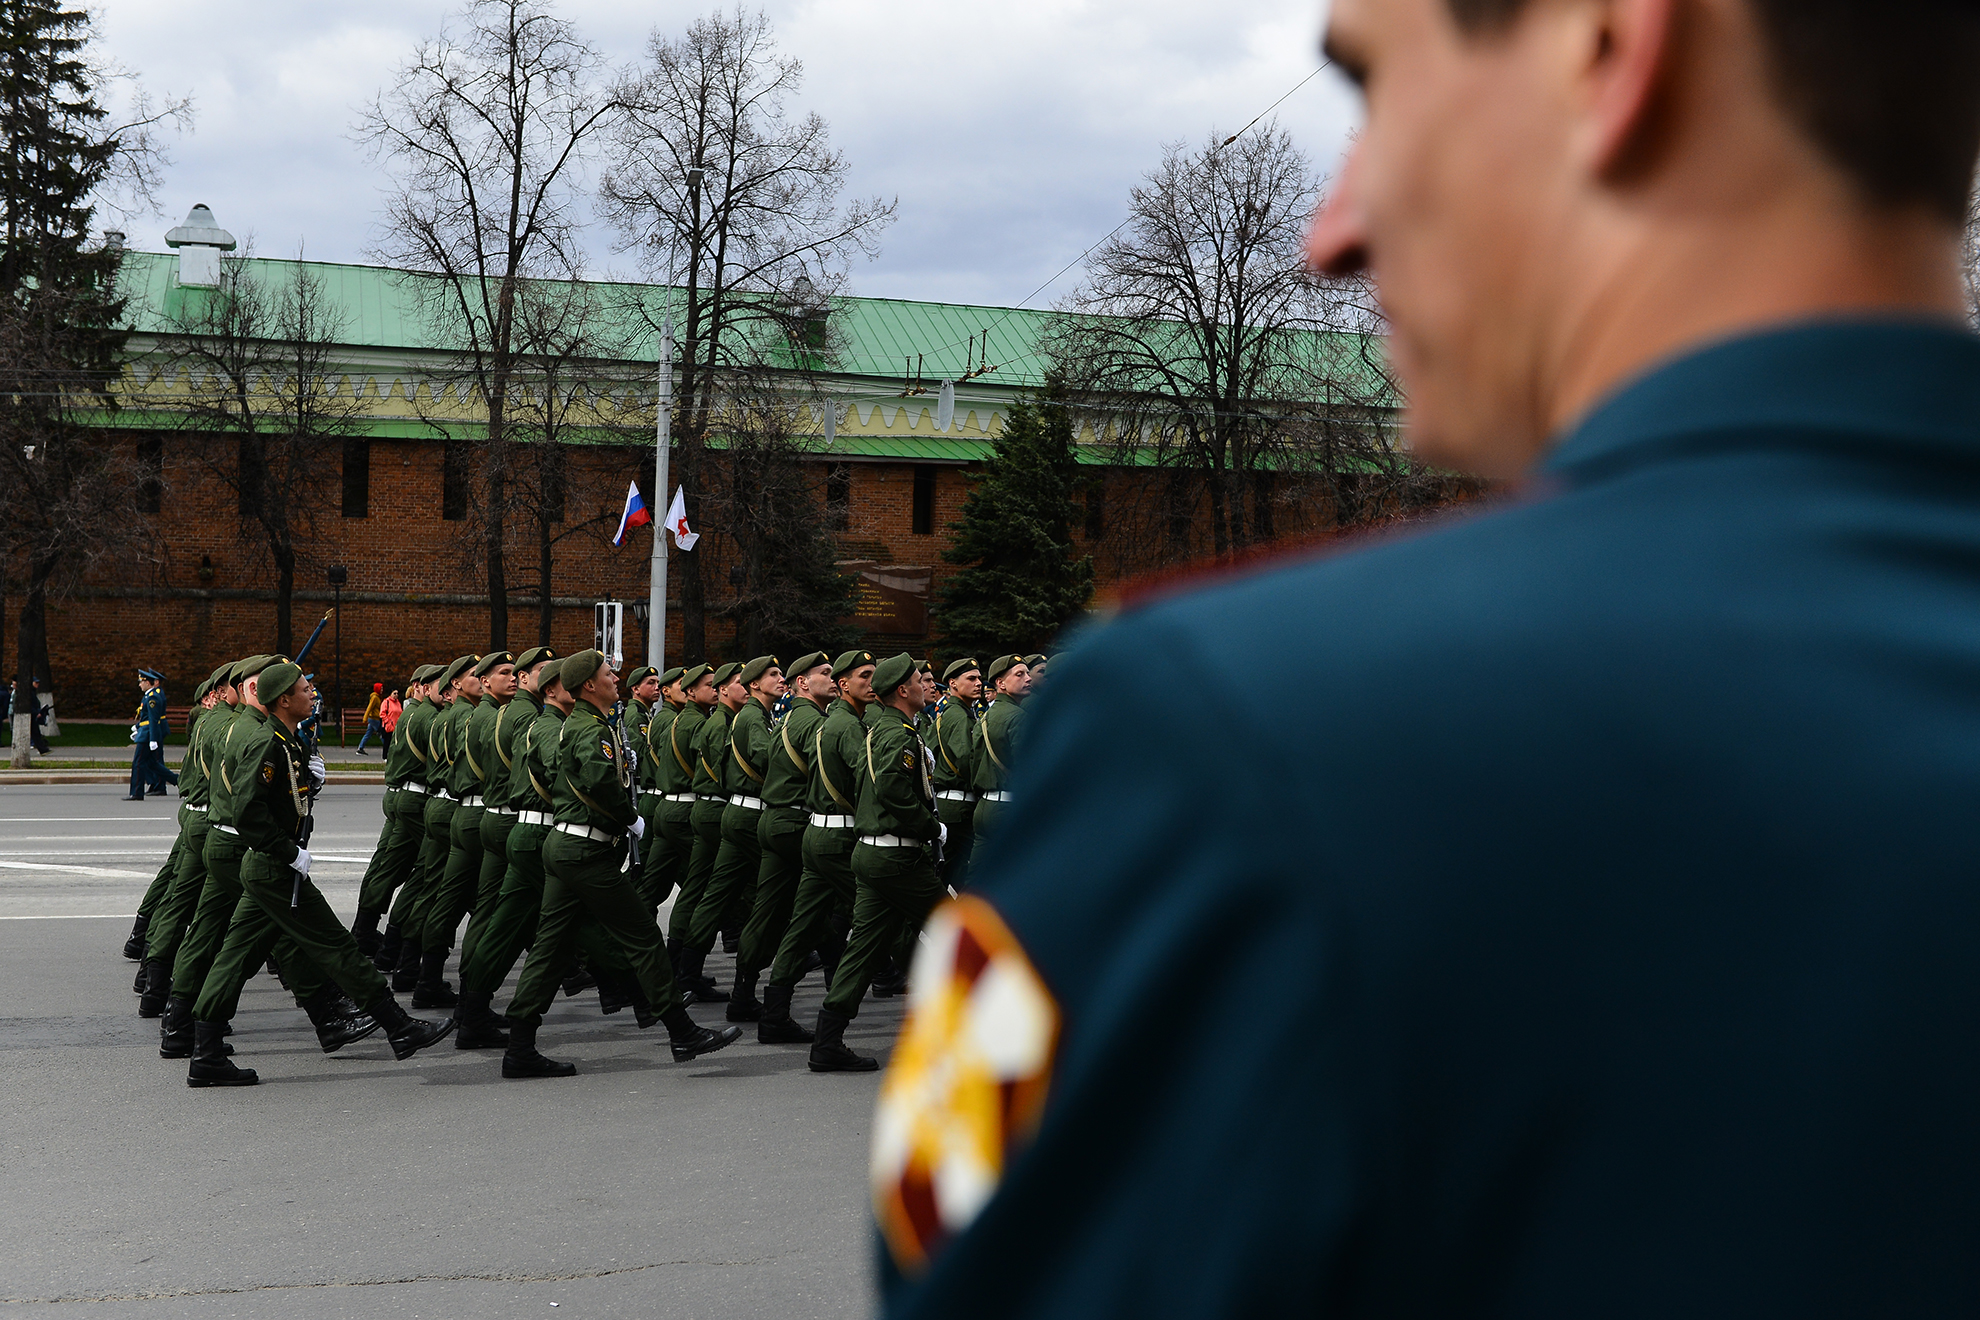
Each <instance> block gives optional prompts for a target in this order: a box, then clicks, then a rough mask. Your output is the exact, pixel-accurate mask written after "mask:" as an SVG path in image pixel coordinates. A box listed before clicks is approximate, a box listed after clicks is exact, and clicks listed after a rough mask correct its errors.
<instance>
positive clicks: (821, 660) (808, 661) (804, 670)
mask: <svg viewBox="0 0 1980 1320" xmlns="http://www.w3.org/2000/svg"><path fill="white" fill-rule="evenodd" d="M831 663H832V657H831V656H829V655H826V654H825V653H824V652H823V651H813V652H812V653H811V654H810V655H801V656H799V657H798V658H797V659H795V660H793V661H791V667H790V668H789V669H786V670H785V671H784V675H785V677H789V676H790V675H792V674H808V673H810V672H811V671H812V670H814V669H816V668H818V666H820V665H829V664H831Z"/></svg>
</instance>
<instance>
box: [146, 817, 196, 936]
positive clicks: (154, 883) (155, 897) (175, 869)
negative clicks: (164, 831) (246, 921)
mask: <svg viewBox="0 0 1980 1320" xmlns="http://www.w3.org/2000/svg"><path fill="white" fill-rule="evenodd" d="M198 814H199V813H198V812H196V811H194V810H192V808H190V807H188V806H187V805H186V804H185V803H183V802H181V803H180V804H179V837H178V838H176V839H174V840H172V851H171V852H169V853H167V854H166V855H165V865H163V866H161V867H159V868H158V874H157V875H155V876H153V877H152V878H151V883H150V884H149V885H146V886H145V890H144V897H143V898H142V899H140V900H139V901H138V910H137V914H138V918H139V920H141V921H144V922H145V923H146V926H145V931H146V940H147V943H148V942H149V939H150V929H151V928H150V924H149V923H150V921H151V919H152V917H153V916H155V915H156V914H157V912H158V905H159V904H160V903H162V902H163V901H164V900H165V894H166V891H168V890H169V889H171V887H172V877H173V876H175V875H177V874H178V873H179V859H180V858H182V857H184V856H185V853H186V818H187V817H188V816H197V815H198ZM145 956H146V957H147V958H149V957H150V955H149V954H147V955H145Z"/></svg>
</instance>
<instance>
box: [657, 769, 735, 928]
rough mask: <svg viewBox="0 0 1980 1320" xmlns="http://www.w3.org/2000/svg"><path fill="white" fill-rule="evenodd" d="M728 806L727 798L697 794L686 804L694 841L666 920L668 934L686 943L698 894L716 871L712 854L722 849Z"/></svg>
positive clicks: (700, 894)
mask: <svg viewBox="0 0 1980 1320" xmlns="http://www.w3.org/2000/svg"><path fill="white" fill-rule="evenodd" d="M728 809H729V805H728V803H727V801H725V800H724V799H722V798H718V797H698V798H696V799H695V800H694V804H693V805H692V806H691V807H689V808H688V828H689V830H690V831H692V833H693V835H694V841H693V844H692V846H691V847H690V849H689V853H688V868H687V876H686V878H685V879H683V880H682V881H681V892H680V895H679V897H677V898H675V899H674V915H673V918H672V919H671V920H670V921H668V923H667V935H668V938H670V939H674V940H678V941H680V942H681V943H682V944H685V943H687V938H688V932H689V931H690V930H692V929H693V928H694V913H695V909H696V908H698V907H700V906H701V896H702V895H703V894H705V893H706V892H707V891H708V881H709V878H710V877H711V876H713V875H714V874H715V858H716V857H717V856H719V855H720V854H721V851H722V814H723V813H724V812H726V811H727V810H728Z"/></svg>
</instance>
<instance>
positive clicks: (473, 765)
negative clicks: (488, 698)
mask: <svg viewBox="0 0 1980 1320" xmlns="http://www.w3.org/2000/svg"><path fill="white" fill-rule="evenodd" d="M468 714H469V718H470V719H471V718H473V712H472V711H470V712H469V713H468ZM498 718H499V716H498ZM467 723H468V722H467V720H462V721H461V750H462V751H463V752H465V753H467V763H468V769H470V770H472V771H474V777H475V778H476V779H483V780H485V779H487V778H488V776H487V775H484V774H482V773H481V762H479V761H477V760H475V759H474V739H472V738H470V737H468V728H467Z"/></svg>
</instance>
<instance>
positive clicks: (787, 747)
mask: <svg viewBox="0 0 1980 1320" xmlns="http://www.w3.org/2000/svg"><path fill="white" fill-rule="evenodd" d="M777 736H778V737H779V738H781V739H783V740H784V755H785V756H788V757H790V758H791V764H792V765H794V766H796V767H797V768H798V773H799V774H801V775H808V774H810V773H811V767H810V766H808V765H806V764H805V763H804V758H803V757H802V756H799V755H798V754H797V748H795V747H793V746H791V719H790V716H788V715H786V716H785V717H784V722H783V723H782V724H779V725H778V726H777Z"/></svg>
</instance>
